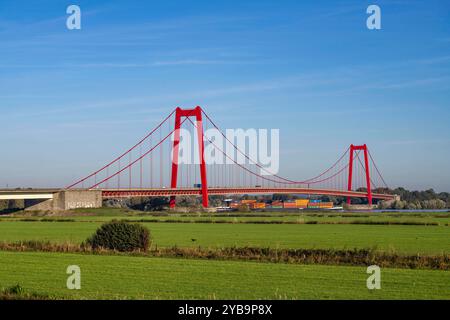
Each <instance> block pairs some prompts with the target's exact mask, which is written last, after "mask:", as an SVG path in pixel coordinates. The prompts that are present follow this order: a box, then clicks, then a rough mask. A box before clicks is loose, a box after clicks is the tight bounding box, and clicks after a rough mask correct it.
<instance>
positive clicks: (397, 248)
mask: <svg viewBox="0 0 450 320" xmlns="http://www.w3.org/2000/svg"><path fill="white" fill-rule="evenodd" d="M100 225H101V223H100V222H87V221H86V222H80V221H78V222H24V221H2V222H0V242H15V241H24V240H45V241H51V242H72V243H81V242H82V241H84V240H86V239H87V238H88V237H89V236H90V235H91V234H92V233H94V231H95V230H96V229H97V228H98V227H99V226H100ZM143 225H145V226H147V227H148V228H149V229H150V230H151V233H152V238H153V245H156V246H158V247H171V246H179V247H192V246H202V247H232V246H238V247H244V246H253V247H271V248H306V249H309V248H314V249H321V248H325V249H326V248H333V249H353V248H372V249H376V250H379V251H388V252H395V253H402V254H417V253H420V254H442V253H446V254H448V253H450V241H449V236H450V228H449V227H446V226H415V225H351V224H342V225H341V224H336V225H334V224H210V223H143Z"/></svg>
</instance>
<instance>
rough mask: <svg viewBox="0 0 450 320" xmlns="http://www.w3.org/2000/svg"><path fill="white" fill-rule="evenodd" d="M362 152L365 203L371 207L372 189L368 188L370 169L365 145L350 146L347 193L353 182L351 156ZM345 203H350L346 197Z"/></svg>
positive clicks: (349, 199)
mask: <svg viewBox="0 0 450 320" xmlns="http://www.w3.org/2000/svg"><path fill="white" fill-rule="evenodd" d="M358 150H362V151H363V152H364V169H365V174H366V188H367V202H368V204H369V206H370V205H372V189H371V186H370V171H369V170H370V169H369V155H368V149H367V145H366V144H364V145H362V146H355V145H353V144H352V145H350V161H349V170H348V188H347V190H348V191H351V190H352V182H353V155H354V153H355V152H356V151H358ZM347 203H348V204H350V203H351V198H350V197H347Z"/></svg>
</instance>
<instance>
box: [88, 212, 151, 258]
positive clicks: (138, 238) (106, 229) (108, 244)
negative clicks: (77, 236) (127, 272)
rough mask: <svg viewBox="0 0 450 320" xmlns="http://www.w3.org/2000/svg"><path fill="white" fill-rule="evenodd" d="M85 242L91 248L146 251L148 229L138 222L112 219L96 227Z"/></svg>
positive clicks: (148, 239) (148, 240)
mask: <svg viewBox="0 0 450 320" xmlns="http://www.w3.org/2000/svg"><path fill="white" fill-rule="evenodd" d="M86 242H87V244H88V245H90V246H91V247H92V248H93V249H98V248H105V249H111V250H117V251H121V252H125V251H138V250H139V251H145V252H146V251H147V249H148V246H149V243H150V231H149V230H148V229H147V228H146V227H144V226H142V225H141V224H138V223H129V222H126V221H117V220H113V221H111V222H108V223H105V224H103V225H102V226H101V227H100V228H98V229H97V231H96V232H95V234H94V235H92V237H90V238H89V239H87V241H86Z"/></svg>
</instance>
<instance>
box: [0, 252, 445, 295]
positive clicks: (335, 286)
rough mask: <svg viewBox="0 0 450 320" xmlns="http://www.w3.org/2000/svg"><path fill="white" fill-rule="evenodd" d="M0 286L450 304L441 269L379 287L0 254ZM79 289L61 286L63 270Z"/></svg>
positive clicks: (268, 273) (293, 272) (359, 270)
mask: <svg viewBox="0 0 450 320" xmlns="http://www.w3.org/2000/svg"><path fill="white" fill-rule="evenodd" d="M0 261H1V263H0V287H9V286H13V285H15V284H17V283H20V285H21V286H22V287H23V288H25V290H27V291H29V292H35V293H39V294H42V295H50V296H52V297H55V298H68V299H87V298H90V299H235V298H236V299H408V298H410V299H450V291H449V290H448V288H449V286H450V274H449V272H448V271H434V270H408V269H387V268H386V269H383V274H382V289H381V290H375V291H369V290H368V289H367V288H366V279H367V274H366V268H364V267H344V266H321V265H293V264H275V263H259V262H240V261H239V262H237V261H214V260H213V261H210V260H206V261H205V260H193V259H186V260H185V259H169V258H148V257H129V256H98V255H83V254H67V253H37V252H26V253H17V252H0ZM73 264H75V265H79V266H80V268H81V274H82V282H81V290H68V289H67V288H66V279H67V275H66V268H67V266H68V265H73Z"/></svg>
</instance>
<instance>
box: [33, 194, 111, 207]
mask: <svg viewBox="0 0 450 320" xmlns="http://www.w3.org/2000/svg"><path fill="white" fill-rule="evenodd" d="M101 206H102V192H101V190H63V191H59V192H56V193H54V194H53V198H52V199H47V200H38V199H25V211H64V210H71V209H78V208H100V207H101Z"/></svg>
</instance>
